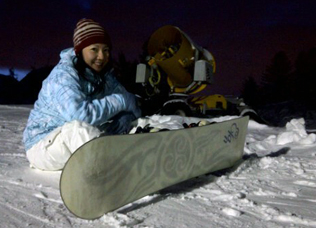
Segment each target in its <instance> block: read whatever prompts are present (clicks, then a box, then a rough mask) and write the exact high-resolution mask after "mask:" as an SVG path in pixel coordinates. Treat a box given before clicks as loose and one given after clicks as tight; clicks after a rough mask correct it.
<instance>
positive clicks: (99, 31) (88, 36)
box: [73, 18, 112, 55]
mask: <svg viewBox="0 0 316 228" xmlns="http://www.w3.org/2000/svg"><path fill="white" fill-rule="evenodd" d="M73 42H74V49H75V53H76V55H78V54H79V53H80V52H81V50H82V49H84V48H85V47H87V46H89V45H91V44H96V43H102V44H107V45H108V46H109V48H111V46H112V44H111V39H110V36H109V35H108V33H107V32H106V31H105V30H104V28H102V26H101V25H100V24H99V23H97V22H95V21H93V20H91V19H85V18H83V19H81V20H79V21H78V23H77V26H76V28H75V31H74V35H73Z"/></svg>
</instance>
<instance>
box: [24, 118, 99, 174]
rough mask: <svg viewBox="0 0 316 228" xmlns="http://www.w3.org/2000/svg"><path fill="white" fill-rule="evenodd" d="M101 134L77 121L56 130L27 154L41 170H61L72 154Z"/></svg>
mask: <svg viewBox="0 0 316 228" xmlns="http://www.w3.org/2000/svg"><path fill="white" fill-rule="evenodd" d="M100 134H101V132H100V131H99V129H98V128H96V127H94V126H92V125H89V124H87V123H85V122H79V121H77V120H75V121H72V122H69V123H66V124H65V125H64V126H62V127H59V128H56V129H55V130H54V131H52V132H51V133H50V134H48V135H47V136H46V137H45V138H44V139H42V140H41V141H39V142H38V143H37V144H35V145H34V146H33V147H32V148H31V149H29V150H28V151H27V152H26V156H27V158H28V160H29V162H30V163H31V166H33V167H35V168H37V169H41V170H51V171H53V170H61V169H63V167H64V166H65V164H66V162H67V160H68V159H69V157H70V156H71V154H72V153H74V152H75V151H76V149H77V148H79V147H80V146H81V145H83V144H84V143H86V142H88V141H90V140H91V139H93V138H95V137H98V136H99V135H100Z"/></svg>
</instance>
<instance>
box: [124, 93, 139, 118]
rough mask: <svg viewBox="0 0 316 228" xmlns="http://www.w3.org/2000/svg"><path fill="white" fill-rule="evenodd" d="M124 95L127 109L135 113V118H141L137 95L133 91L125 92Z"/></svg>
mask: <svg viewBox="0 0 316 228" xmlns="http://www.w3.org/2000/svg"><path fill="white" fill-rule="evenodd" d="M123 97H124V100H125V104H126V111H127V112H131V113H133V114H134V117H135V118H139V117H140V116H141V110H140V108H139V107H138V104H137V98H136V96H135V95H134V94H131V93H123Z"/></svg>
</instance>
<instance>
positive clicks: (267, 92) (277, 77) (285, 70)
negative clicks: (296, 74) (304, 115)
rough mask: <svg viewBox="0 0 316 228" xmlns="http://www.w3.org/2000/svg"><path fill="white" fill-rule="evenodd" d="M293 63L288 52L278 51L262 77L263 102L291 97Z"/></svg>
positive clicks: (278, 100)
mask: <svg viewBox="0 0 316 228" xmlns="http://www.w3.org/2000/svg"><path fill="white" fill-rule="evenodd" d="M291 72H292V64H291V61H290V60H289V58H288V57H287V55H286V53H285V52H283V51H280V52H278V53H277V54H276V55H275V56H274V57H273V59H272V62H271V65H269V66H268V67H267V69H266V71H265V72H264V73H263V75H262V78H261V98H262V101H263V103H271V102H280V101H284V100H287V99H289V98H290V94H289V89H290V88H289V84H290V75H291Z"/></svg>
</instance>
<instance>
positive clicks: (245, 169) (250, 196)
mask: <svg viewBox="0 0 316 228" xmlns="http://www.w3.org/2000/svg"><path fill="white" fill-rule="evenodd" d="M29 111H30V107H25V106H5V105H0V224H1V227H3V228H6V227H113V228H114V227H139V228H140V227H142V228H144V227H148V228H162V227H163V228H169V227H177V228H181V227H188V228H199V227H203V228H204V227H236V228H237V227H243V228H244V227H256V228H260V227H269V228H273V227H316V136H315V134H314V133H310V134H308V133H306V130H305V127H304V119H293V120H291V121H290V122H288V123H287V126H286V127H284V128H276V127H269V126H266V125H262V124H258V123H256V122H254V121H250V123H249V126H248V134H247V137H246V145H245V148H244V152H245V160H244V161H243V162H240V163H239V164H236V166H235V167H234V168H233V169H231V170H228V171H225V172H224V171H223V172H217V173H213V174H209V175H205V176H201V177H198V178H195V179H193V180H189V181H186V182H184V183H181V184H178V185H175V186H172V187H170V188H168V189H165V190H163V191H161V192H159V193H156V194H153V195H150V196H146V197H144V198H142V199H140V200H138V201H136V202H134V203H132V204H129V205H127V206H125V207H123V208H120V209H119V210H116V211H114V212H111V213H108V214H106V215H104V216H103V217H101V218H100V219H97V220H94V221H87V220H82V219H79V218H76V217H75V216H74V215H72V214H71V213H70V212H69V211H68V210H67V209H66V208H65V206H64V205H63V202H62V200H61V197H60V193H59V177H60V174H61V172H43V171H39V170H35V169H31V168H30V167H29V163H28V161H27V159H26V157H25V152H24V149H23V144H22V132H23V129H24V126H25V124H26V121H27V118H28V115H29ZM225 118H230V117H223V118H221V119H222V120H224V119H225ZM221 119H220V120H221ZM181 121H182V120H181V118H179V117H172V116H152V117H151V118H149V119H142V120H140V121H139V124H140V125H141V124H145V123H148V122H150V123H151V124H154V125H155V124H156V125H161V126H166V125H168V126H169V127H171V128H172V126H173V127H175V126H177V125H179V126H180V123H181Z"/></svg>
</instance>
